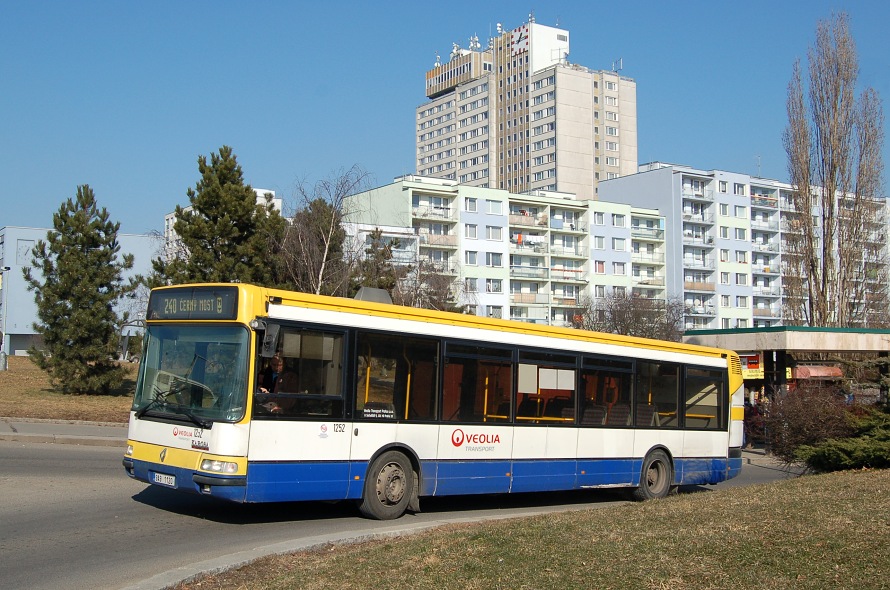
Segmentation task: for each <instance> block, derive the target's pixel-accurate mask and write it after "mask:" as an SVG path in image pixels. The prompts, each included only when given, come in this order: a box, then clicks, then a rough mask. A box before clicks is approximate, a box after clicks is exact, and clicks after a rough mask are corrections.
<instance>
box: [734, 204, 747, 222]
mask: <svg viewBox="0 0 890 590" xmlns="http://www.w3.org/2000/svg"><path fill="white" fill-rule="evenodd" d="M735 216H736V217H737V218H739V219H745V218H746V217H748V211H747V208H746V207H742V206H741V205H736V206H735Z"/></svg>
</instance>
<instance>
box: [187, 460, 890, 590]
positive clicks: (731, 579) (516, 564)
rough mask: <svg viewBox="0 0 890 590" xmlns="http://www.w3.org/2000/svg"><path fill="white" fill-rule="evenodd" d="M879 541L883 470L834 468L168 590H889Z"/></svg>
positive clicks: (324, 554)
mask: <svg viewBox="0 0 890 590" xmlns="http://www.w3.org/2000/svg"><path fill="white" fill-rule="evenodd" d="M409 518H410V517H409ZM888 541H890V471H870V472H845V473H834V474H829V475H819V476H808V477H802V478H798V479H794V480H787V481H783V482H778V483H774V484H767V485H760V486H753V487H747V488H745V489H744V490H741V489H726V490H723V491H720V492H714V493H700V494H681V495H679V496H672V497H669V498H667V499H665V500H661V501H653V502H646V503H643V504H628V505H623V506H618V507H614V508H611V507H610V508H606V509H599V510H591V511H585V512H566V513H561V514H556V515H547V516H540V517H534V518H526V519H516V520H508V521H500V522H494V523H484V524H479V525H459V526H447V527H443V528H441V529H438V530H435V531H431V532H427V533H424V534H419V535H416V536H411V537H406V538H402V539H396V540H392V539H387V540H380V541H372V542H365V543H361V544H356V545H344V546H336V547H326V548H325V549H323V550H318V551H313V552H303V553H297V554H291V555H282V556H275V557H269V558H265V559H261V560H259V561H257V562H254V563H253V564H250V565H247V566H245V567H242V568H239V569H237V570H233V571H230V572H226V573H223V574H219V575H215V576H208V577H204V578H201V579H198V580H195V581H192V582H189V583H187V584H181V585H178V586H176V587H175V588H176V589H177V590H207V589H241V588H243V589H254V588H262V589H279V588H280V589H284V588H301V589H303V590H316V589H326V588H337V589H341V588H342V589H356V590H359V589H362V590H364V589H367V588H388V587H392V586H398V587H405V588H431V589H436V590H447V589H449V588H455V589H461V590H467V589H477V588H478V589H482V588H485V589H498V588H604V589H605V588H615V589H618V588H647V589H663V588H671V589H680V590H684V589H692V588H695V589H698V588H726V589H733V590H740V589H747V588H752V589H754V588H757V589H761V588H769V589H792V588H794V589H797V588H857V589H859V588H887V587H888V579H890V578H888V575H890V543H888Z"/></svg>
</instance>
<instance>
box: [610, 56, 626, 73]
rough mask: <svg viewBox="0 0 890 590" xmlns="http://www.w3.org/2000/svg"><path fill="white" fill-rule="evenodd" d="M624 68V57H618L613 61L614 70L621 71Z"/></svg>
mask: <svg viewBox="0 0 890 590" xmlns="http://www.w3.org/2000/svg"><path fill="white" fill-rule="evenodd" d="M623 69H624V58H623V57H619V58H618V59H616V60H615V61H613V62H612V71H613V72H620V71H621V70H623Z"/></svg>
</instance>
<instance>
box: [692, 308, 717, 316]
mask: <svg viewBox="0 0 890 590" xmlns="http://www.w3.org/2000/svg"><path fill="white" fill-rule="evenodd" d="M686 315H690V316H696V315H697V316H708V317H714V316H715V315H716V314H715V313H714V306H713V305H690V306H689V307H687V308H686Z"/></svg>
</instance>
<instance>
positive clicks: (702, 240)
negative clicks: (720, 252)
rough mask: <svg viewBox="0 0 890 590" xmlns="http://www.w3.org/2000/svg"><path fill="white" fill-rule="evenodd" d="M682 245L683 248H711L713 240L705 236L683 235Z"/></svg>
mask: <svg viewBox="0 0 890 590" xmlns="http://www.w3.org/2000/svg"><path fill="white" fill-rule="evenodd" d="M683 244H684V245H685V246H701V247H702V248H713V247H714V238H713V237H712V236H706V235H700V234H699V235H695V234H687V233H685V232H684V234H683Z"/></svg>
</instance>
